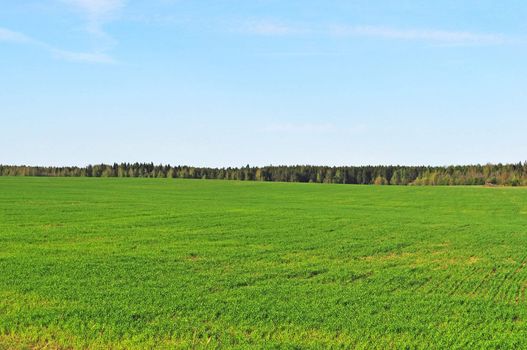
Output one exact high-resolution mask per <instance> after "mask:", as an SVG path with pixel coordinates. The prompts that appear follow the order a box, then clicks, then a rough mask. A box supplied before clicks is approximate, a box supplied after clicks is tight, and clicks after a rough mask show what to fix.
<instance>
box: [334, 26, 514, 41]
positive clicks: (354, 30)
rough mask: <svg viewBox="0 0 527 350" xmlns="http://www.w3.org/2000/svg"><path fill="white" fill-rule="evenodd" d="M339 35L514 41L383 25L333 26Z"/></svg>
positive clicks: (500, 36)
mask: <svg viewBox="0 0 527 350" xmlns="http://www.w3.org/2000/svg"><path fill="white" fill-rule="evenodd" d="M331 33H332V34H334V35H339V36H357V37H373V38H381V39H393V40H413V41H427V42H434V43H443V44H475V45H499V44H506V43H510V42H512V40H511V39H509V38H507V37H505V36H503V35H500V34H481V33H473V32H465V31H446V30H423V29H397V28H390V27H382V26H346V25H338V26H333V27H332V28H331Z"/></svg>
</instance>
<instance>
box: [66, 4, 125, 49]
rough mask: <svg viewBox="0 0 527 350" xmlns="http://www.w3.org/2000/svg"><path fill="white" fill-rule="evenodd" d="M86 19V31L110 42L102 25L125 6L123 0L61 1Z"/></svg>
mask: <svg viewBox="0 0 527 350" xmlns="http://www.w3.org/2000/svg"><path fill="white" fill-rule="evenodd" d="M61 1H62V2H63V3H66V4H68V5H70V7H71V8H73V9H75V10H76V11H78V12H80V13H81V14H82V15H83V16H84V17H85V18H86V21H87V23H86V30H87V31H88V32H89V33H91V34H93V35H95V36H98V37H99V38H104V39H107V41H111V38H110V37H109V36H108V34H107V33H106V32H105V31H104V29H103V25H104V23H106V22H108V21H110V20H112V19H113V18H114V16H115V14H116V13H117V12H118V11H119V10H120V9H121V8H122V7H123V6H124V5H125V0H61Z"/></svg>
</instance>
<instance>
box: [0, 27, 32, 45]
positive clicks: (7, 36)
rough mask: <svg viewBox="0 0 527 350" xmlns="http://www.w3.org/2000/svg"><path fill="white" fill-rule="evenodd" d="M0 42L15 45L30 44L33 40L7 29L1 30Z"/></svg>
mask: <svg viewBox="0 0 527 350" xmlns="http://www.w3.org/2000/svg"><path fill="white" fill-rule="evenodd" d="M0 41H8V42H14V43H30V42H31V41H32V40H31V38H29V37H27V36H26V35H24V34H22V33H19V32H14V31H12V30H9V29H5V28H0Z"/></svg>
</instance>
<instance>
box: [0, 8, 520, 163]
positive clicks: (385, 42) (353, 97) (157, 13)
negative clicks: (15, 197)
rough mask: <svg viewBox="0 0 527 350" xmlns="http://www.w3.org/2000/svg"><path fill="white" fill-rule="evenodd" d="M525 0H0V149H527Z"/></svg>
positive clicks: (246, 157) (31, 153) (341, 154)
mask: <svg viewBox="0 0 527 350" xmlns="http://www.w3.org/2000/svg"><path fill="white" fill-rule="evenodd" d="M526 18H527V2H525V1H523V0H521V1H520V0H506V1H490V0H467V1H459V0H455V1H454V0H452V1H451V0H442V1H433V2H432V1H411V0H399V1H392V0H378V1H371V0H345V1H344V0H343V1H341V0H324V1H322V0H318V1H316V0H215V1H211V0H149V1H139V0H17V1H7V0H3V1H2V0H0V164H12V165H15V164H16V165H22V164H25V165H55V166H60V165H80V166H82V165H86V164H90V163H91V164H95V163H101V162H104V163H113V162H136V161H138V162H154V163H156V164H159V163H163V164H167V163H168V164H172V165H178V164H179V165H183V164H185V165H194V166H220V167H221V166H245V165H246V164H250V165H256V166H263V165H271V164H272V165H293V164H311V165H368V164H370V165H378V164H386V165H387V164H393V165H396V164H401V165H402V164H404V165H450V164H476V163H480V164H483V163H487V162H492V163H498V162H503V163H507V162H515V163H517V162H519V161H525V160H527V142H525V134H526V132H527V64H526V62H527V21H526Z"/></svg>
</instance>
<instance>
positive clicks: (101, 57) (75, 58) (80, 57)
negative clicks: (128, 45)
mask: <svg viewBox="0 0 527 350" xmlns="http://www.w3.org/2000/svg"><path fill="white" fill-rule="evenodd" d="M52 53H53V55H54V56H55V57H58V58H61V59H64V60H66V61H72V62H84V63H105V64H112V63H115V60H114V59H113V58H112V57H111V56H109V55H107V54H104V53H98V52H74V51H65V50H56V49H54V50H52Z"/></svg>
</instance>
